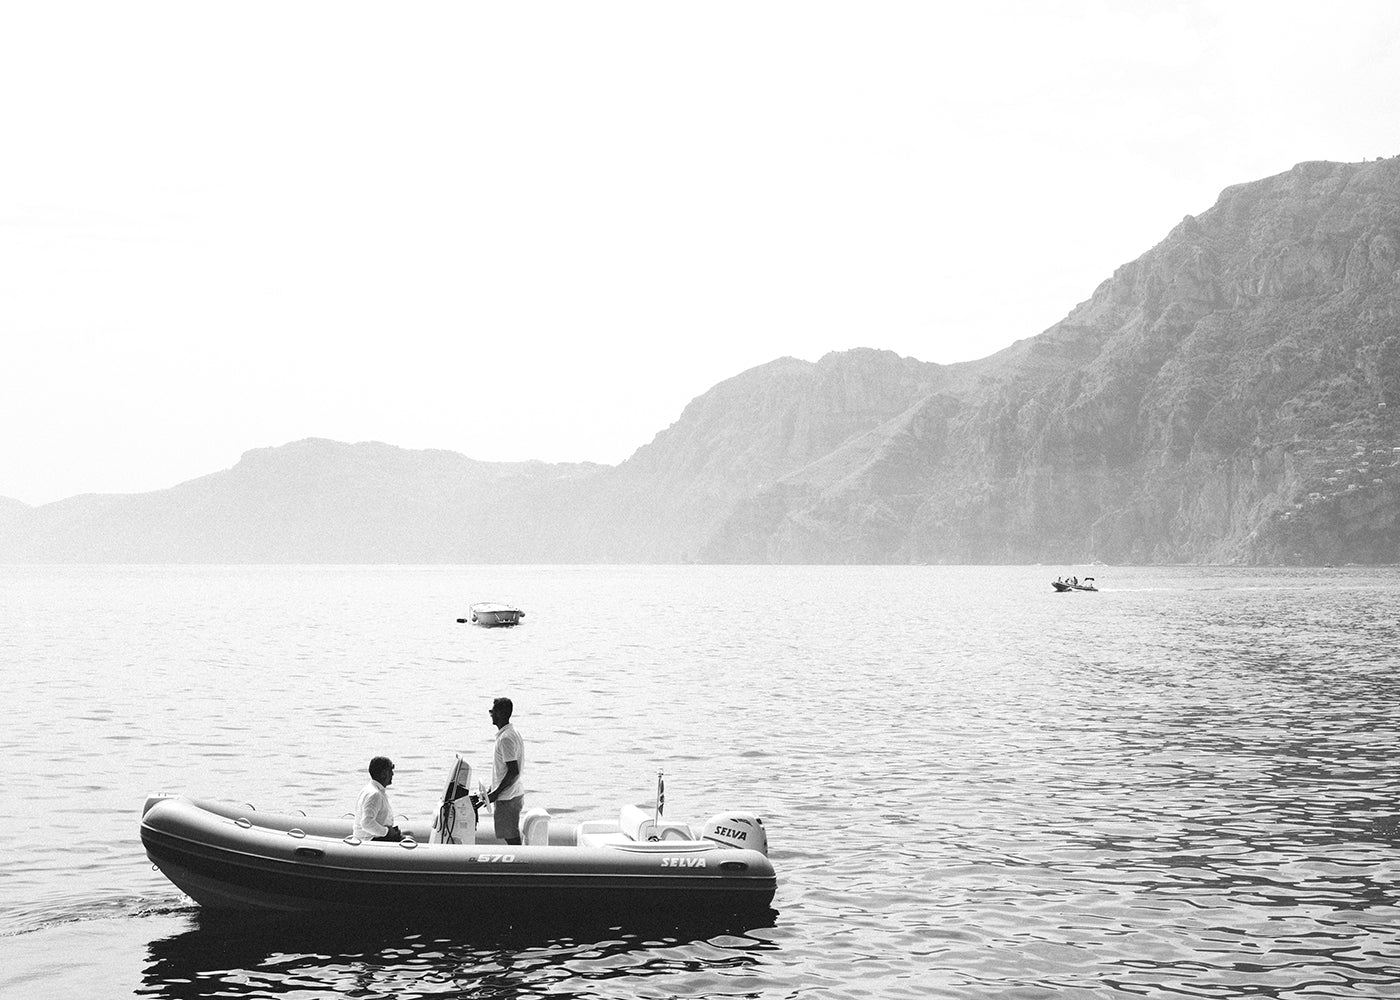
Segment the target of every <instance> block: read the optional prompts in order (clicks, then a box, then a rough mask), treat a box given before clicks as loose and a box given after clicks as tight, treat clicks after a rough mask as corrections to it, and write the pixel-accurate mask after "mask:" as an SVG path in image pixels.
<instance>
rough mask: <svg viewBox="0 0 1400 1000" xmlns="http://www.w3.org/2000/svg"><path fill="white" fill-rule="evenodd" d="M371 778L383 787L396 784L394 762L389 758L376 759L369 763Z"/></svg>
mask: <svg viewBox="0 0 1400 1000" xmlns="http://www.w3.org/2000/svg"><path fill="white" fill-rule="evenodd" d="M369 776H370V777H371V778H373V779H374V780H375V781H377V782H379V783H380V784H381V785H392V784H393V783H394V762H393V761H392V760H390V759H389V758H388V757H375V758H374V759H373V760H371V761H370V762H369Z"/></svg>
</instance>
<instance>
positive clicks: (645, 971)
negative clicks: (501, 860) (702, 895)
mask: <svg viewBox="0 0 1400 1000" xmlns="http://www.w3.org/2000/svg"><path fill="white" fill-rule="evenodd" d="M776 917H777V913H776V911H774V910H767V911H763V912H757V913H751V914H746V915H744V916H729V917H718V916H716V917H703V918H694V919H679V920H678V919H659V918H652V919H646V918H638V919H627V920H622V921H619V920H616V919H613V920H596V919H590V918H588V917H579V916H577V915H574V916H570V917H568V918H567V919H565V918H563V917H562V916H559V915H554V914H548V913H542V914H540V915H539V916H538V918H532V919H528V920H517V921H515V922H514V923H512V924H510V925H508V926H496V927H494V928H492V929H491V930H489V931H486V932H483V933H477V932H473V933H471V934H464V933H463V932H462V931H461V927H460V922H458V921H454V920H452V919H450V918H447V917H439V918H436V919H435V918H432V917H430V916H427V917H425V916H424V915H421V914H415V915H414V916H413V918H412V919H411V920H405V919H402V918H390V917H388V916H387V915H383V916H378V917H376V918H375V919H374V920H371V921H368V922H367V921H366V920H365V919H364V918H363V917H359V918H355V917H348V916H329V915H308V914H298V915H295V916H293V915H286V916H269V915H266V914H251V913H235V912H215V911H208V910H201V911H195V912H193V913H192V914H191V916H190V921H191V926H190V929H189V930H186V931H184V932H182V933H179V934H175V935H172V936H169V937H166V938H163V939H160V940H156V941H152V942H151V943H150V944H149V945H148V946H147V957H148V961H147V964H146V967H145V969H144V970H143V973H142V989H141V991H140V992H141V994H142V995H143V996H153V997H166V998H176V1000H194V998H203V997H209V996H269V997H275V996H330V995H333V996H360V997H426V996H522V995H530V996H536V995H545V994H548V993H552V992H553V991H554V990H555V989H556V988H557V986H558V984H559V983H560V982H563V981H568V982H578V981H580V980H582V981H593V982H595V983H601V982H602V981H605V980H619V979H626V980H627V983H628V986H627V990H628V991H630V990H632V989H633V988H634V987H635V989H637V990H638V991H646V990H648V989H650V991H652V992H657V991H658V990H659V991H660V992H671V989H670V988H669V987H668V986H666V985H664V984H666V983H667V982H668V980H674V978H675V977H678V976H684V977H686V981H687V982H690V981H692V979H691V977H694V976H697V975H699V976H706V977H709V978H710V979H712V980H713V981H714V985H715V989H716V992H724V993H729V992H736V993H737V992H744V993H751V992H753V989H754V980H755V977H757V976H761V975H762V974H763V967H764V966H765V965H766V964H767V963H766V956H767V955H770V954H772V953H774V952H776V951H777V950H778V945H776V944H775V943H773V942H772V941H771V940H769V935H765V934H764V933H763V931H764V929H765V928H771V927H773V926H774V924H775V920H776ZM638 977H641V978H640V979H639V978H638ZM648 979H649V980H651V985H650V986H647V985H645V980H648ZM726 984H728V985H726ZM617 987H618V992H619V993H621V992H625V991H623V990H621V983H618V984H617ZM745 987H747V988H745Z"/></svg>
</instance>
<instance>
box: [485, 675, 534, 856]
mask: <svg viewBox="0 0 1400 1000" xmlns="http://www.w3.org/2000/svg"><path fill="white" fill-rule="evenodd" d="M513 711H515V705H514V704H513V703H512V702H511V700H510V699H509V698H497V699H496V700H495V701H493V702H492V703H491V721H492V722H493V723H494V724H495V726H496V752H495V754H494V755H493V757H492V759H491V790H490V791H489V792H487V793H486V801H487V802H494V803H495V804H496V809H495V819H496V836H498V837H500V838H501V839H502V840H504V841H505V842H506V843H507V844H518V843H520V810H521V808H522V807H523V806H524V805H525V780H524V778H525V741H524V740H523V739H521V738H520V734H519V733H518V732H516V731H515V727H514V726H512V725H511V724H510V715H511V713H512V712H513Z"/></svg>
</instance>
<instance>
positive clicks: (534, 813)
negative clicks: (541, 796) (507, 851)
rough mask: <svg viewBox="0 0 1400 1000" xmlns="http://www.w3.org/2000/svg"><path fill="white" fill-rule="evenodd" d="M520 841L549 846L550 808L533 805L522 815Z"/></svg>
mask: <svg viewBox="0 0 1400 1000" xmlns="http://www.w3.org/2000/svg"><path fill="white" fill-rule="evenodd" d="M520 843H522V844H534V845H540V846H547V845H548V844H549V810H548V809H546V808H544V806H531V807H530V808H529V809H526V810H525V812H523V813H522V814H521V816H520Z"/></svg>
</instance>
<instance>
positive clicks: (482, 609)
mask: <svg viewBox="0 0 1400 1000" xmlns="http://www.w3.org/2000/svg"><path fill="white" fill-rule="evenodd" d="M524 617H525V612H523V611H521V610H520V609H519V608H507V607H502V606H501V605H498V604H497V605H482V604H474V605H472V614H471V620H472V622H474V623H475V624H477V625H480V626H482V627H483V628H499V627H503V626H511V625H519V624H520V619H522V618H524Z"/></svg>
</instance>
